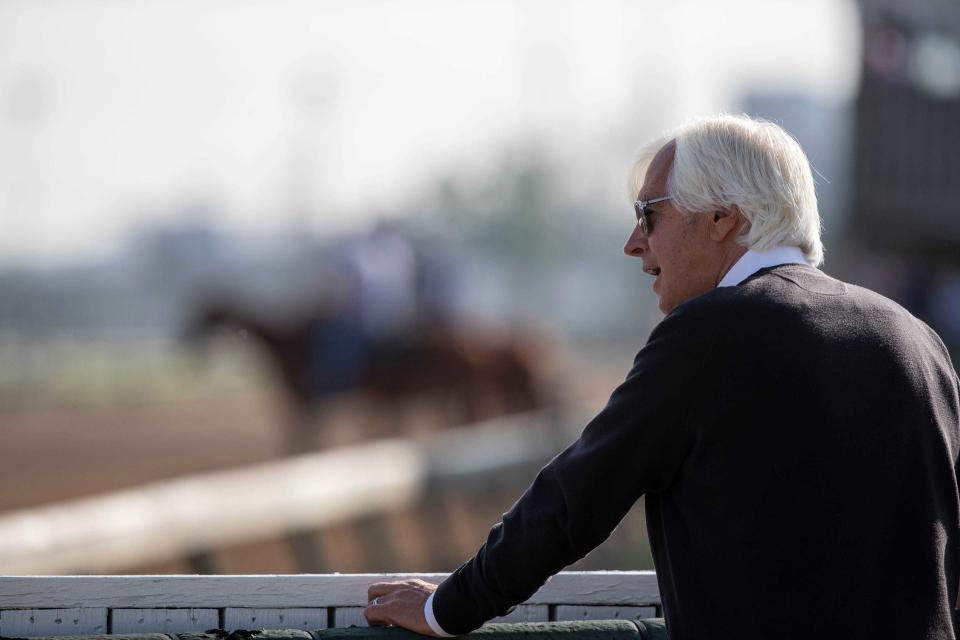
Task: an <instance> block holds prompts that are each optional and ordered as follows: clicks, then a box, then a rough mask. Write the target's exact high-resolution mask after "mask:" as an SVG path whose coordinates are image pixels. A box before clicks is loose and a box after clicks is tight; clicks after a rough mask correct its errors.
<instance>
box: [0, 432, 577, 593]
mask: <svg viewBox="0 0 960 640" xmlns="http://www.w3.org/2000/svg"><path fill="white" fill-rule="evenodd" d="M582 424H584V422H583V421H582V418H580V417H577V418H572V419H571V418H566V419H562V420H560V419H557V418H556V416H552V415H549V414H544V413H536V414H526V415H522V416H514V417H510V418H503V419H498V420H492V421H489V422H486V423H483V424H479V425H474V426H470V427H461V428H459V429H451V430H449V431H445V432H441V433H437V434H433V435H432V436H431V438H430V439H429V440H428V441H417V440H413V439H390V440H380V441H375V442H371V443H368V444H362V445H358V446H353V447H347V448H341V449H336V450H331V451H326V452H320V453H313V454H308V455H301V456H297V457H294V458H286V459H282V460H278V461H274V462H269V463H264V464H258V465H251V466H248V467H244V468H241V469H236V470H228V471H217V472H210V473H202V474H194V475H190V476H184V477H180V478H176V479H172V480H167V481H162V482H156V483H152V484H149V485H145V486H141V487H137V488H133V489H129V490H122V491H117V492H113V493H109V494H105V495H100V496H95V497H91V498H85V499H80V500H73V501H70V502H65V503H59V504H52V505H46V506H41V507H36V508H31V509H25V510H20V511H14V512H8V513H5V514H0V574H6V575H14V574H23V573H29V574H34V575H36V574H58V573H81V572H82V573H109V572H113V571H122V570H124V569H127V568H129V567H133V566H141V565H147V564H150V563H155V562H163V561H168V560H175V559H179V558H183V557H188V556H191V555H196V554H198V553H199V554H202V553H205V552H207V551H209V550H210V549H216V548H221V547H224V546H227V545H230V544H239V543H245V542H255V541H260V540H267V539H274V538H280V537H284V536H288V537H289V538H290V540H291V541H292V542H293V543H294V545H296V544H297V541H296V540H297V539H296V533H297V532H304V531H311V530H317V529H320V528H322V527H327V526H330V525H334V524H340V523H347V522H351V521H353V520H355V519H357V518H360V517H363V516H367V515H371V514H379V513H386V512H390V511H396V510H399V509H402V508H404V507H408V506H410V505H411V504H413V503H415V502H417V501H419V500H422V499H423V497H424V496H425V495H426V494H427V493H428V492H429V491H431V490H436V489H437V488H438V487H443V488H446V489H453V490H456V489H457V488H459V489H464V488H469V487H470V486H471V484H477V483H480V484H482V483H489V482H490V481H491V479H496V478H502V477H503V476H505V475H510V473H511V472H516V473H521V474H524V477H525V478H526V479H527V480H529V479H532V476H533V472H534V471H535V470H536V468H537V467H538V466H539V465H540V464H542V463H544V462H545V461H547V460H548V459H549V458H550V457H552V456H553V455H554V454H556V453H557V452H558V451H559V450H560V449H561V448H562V446H563V445H564V444H566V443H567V442H569V441H570V440H571V439H572V438H573V437H575V435H576V432H577V430H578V429H579V427H580V426H582ZM194 570H196V571H200V572H204V571H202V570H199V569H194Z"/></svg>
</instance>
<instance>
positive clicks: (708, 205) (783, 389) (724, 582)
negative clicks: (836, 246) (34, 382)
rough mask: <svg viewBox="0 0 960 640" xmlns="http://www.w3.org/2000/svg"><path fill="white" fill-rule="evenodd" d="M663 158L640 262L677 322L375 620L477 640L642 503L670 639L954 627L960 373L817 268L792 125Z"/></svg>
mask: <svg viewBox="0 0 960 640" xmlns="http://www.w3.org/2000/svg"><path fill="white" fill-rule="evenodd" d="M653 149H654V150H655V153H654V154H652V155H653V157H652V159H651V158H650V155H651V154H645V155H644V157H643V158H641V160H640V161H639V162H638V164H637V166H636V168H635V171H634V175H635V183H634V184H637V185H638V187H639V188H638V189H637V190H636V191H634V193H636V194H637V198H638V202H637V204H636V209H637V219H638V222H637V227H636V228H635V229H634V231H633V233H632V235H631V236H630V238H629V240H628V241H627V244H626V247H625V249H624V250H625V252H626V253H627V255H630V256H635V257H638V258H640V259H641V260H643V267H644V271H645V272H646V273H648V274H650V275H651V276H654V278H655V279H654V283H653V290H654V291H655V292H656V294H657V296H658V298H659V302H660V309H661V310H662V311H663V312H664V313H665V314H666V317H665V318H664V319H663V321H662V322H661V323H660V324H659V325H658V326H657V327H656V329H654V331H653V332H652V334H651V336H650V338H649V340H648V342H647V344H646V346H645V347H644V348H643V349H642V350H641V351H640V352H639V353H638V354H637V356H636V359H635V361H634V365H633V368H632V370H631V371H630V373H629V374H628V375H627V378H626V380H625V381H624V383H623V384H622V385H621V386H620V387H619V388H617V389H616V390H615V391H614V393H613V395H612V396H611V398H610V401H609V403H608V404H607V406H606V407H605V408H604V409H603V411H602V412H601V413H600V414H599V415H598V416H597V417H596V418H594V420H592V421H591V422H590V424H589V425H587V427H586V429H585V430H584V432H583V434H582V435H581V437H580V439H579V440H578V441H577V442H575V443H574V444H572V445H571V446H570V447H569V448H568V449H566V450H565V451H564V452H563V453H561V454H560V455H559V456H557V458H555V459H554V460H553V461H552V462H551V463H550V464H549V465H547V466H546V467H545V468H544V469H543V470H542V471H541V472H540V474H539V475H538V477H537V479H536V480H535V481H534V483H533V484H532V485H531V487H530V488H529V489H528V490H527V492H526V493H525V494H524V496H523V497H522V498H521V499H520V500H519V501H518V502H517V504H516V505H515V506H514V507H513V508H512V509H511V510H510V512H509V513H507V514H505V515H504V518H503V521H502V522H501V523H500V524H498V525H497V526H495V527H494V528H493V529H492V530H491V531H490V535H489V537H488V539H487V542H486V544H484V545H483V547H481V549H480V550H479V552H478V553H477V555H476V556H475V557H474V558H472V559H471V560H469V561H468V562H466V563H465V564H464V565H463V566H461V567H460V568H459V569H457V571H456V572H454V573H453V575H451V576H450V577H449V578H447V579H446V580H445V581H444V582H443V583H442V584H441V585H440V586H439V587H438V588H436V591H434V589H435V587H434V585H430V584H428V583H425V582H420V581H413V582H405V583H381V584H376V585H373V586H372V587H371V588H370V591H369V593H370V598H371V603H370V605H369V606H368V607H367V609H366V615H367V618H368V620H370V622H371V623H372V624H396V625H400V626H404V627H407V628H410V629H413V630H414V631H418V632H420V633H423V634H426V635H443V634H462V633H466V632H468V631H470V630H471V629H474V628H476V627H477V626H479V625H480V624H482V623H483V622H484V621H485V620H487V619H490V618H492V617H494V616H497V615H501V614H504V613H505V612H507V611H508V609H509V608H510V607H511V606H513V605H515V604H517V603H519V602H522V601H523V600H525V599H526V598H528V597H529V596H530V595H532V594H533V593H534V592H535V591H536V590H537V589H538V588H539V587H540V586H541V585H542V584H543V582H544V581H545V580H546V579H547V578H548V577H549V576H550V575H552V574H554V573H556V572H557V571H559V570H560V569H562V568H563V567H565V566H567V565H568V564H570V563H572V562H574V561H576V560H577V559H579V558H581V557H582V556H583V555H585V554H586V553H587V552H589V551H590V550H591V549H593V548H594V547H595V546H597V545H598V544H600V543H601V542H602V541H603V540H604V539H605V538H606V537H607V536H608V535H609V533H610V532H611V531H612V530H613V528H614V527H615V526H616V525H617V523H618V522H619V520H620V519H621V518H622V517H623V515H624V514H625V513H626V512H627V510H628V509H629V508H630V506H631V505H632V504H633V503H634V502H635V501H636V500H637V499H638V498H639V497H640V496H646V511H647V523H648V530H649V535H650V543H651V546H652V548H653V553H654V561H655V564H656V569H657V577H658V580H659V584H660V592H661V597H662V600H663V607H664V613H665V617H666V620H667V628H668V631H669V633H670V636H671V638H673V639H674V640H683V639H686V638H725V637H737V638H789V637H804V638H808V637H818V638H824V637H829V638H885V637H888V638H893V637H898V638H954V637H955V636H956V628H957V613H956V612H955V611H954V609H953V606H954V603H955V602H956V600H957V587H958V579H960V572H958V562H960V557H958V552H960V549H958V545H960V503H958V489H957V463H958V451H960V407H958V405H960V400H958V393H960V382H958V379H957V374H956V372H955V371H954V370H953V367H952V364H951V362H950V360H949V356H948V355H947V352H946V350H945V349H944V347H943V344H942V343H941V341H940V340H939V338H938V337H937V336H936V334H935V333H934V332H933V331H932V330H931V329H930V328H928V327H927V326H926V325H924V324H923V323H922V322H920V321H919V320H917V319H916V318H914V317H913V316H911V315H910V314H909V313H907V312H906V311H904V310H903V309H902V308H901V307H899V306H898V305H896V304H895V303H893V302H891V301H889V300H887V299H885V298H883V297H881V296H879V295H877V294H875V293H873V292H871V291H867V290H865V289H862V288H859V287H856V286H853V285H850V284H845V283H843V282H840V281H838V280H835V279H833V278H830V277H829V276H827V275H825V274H823V273H822V272H820V271H819V270H817V269H816V268H815V267H816V266H817V265H819V263H820V262H821V260H822V253H823V250H822V246H821V244H820V220H819V215H818V213H817V208H816V196H815V193H814V186H813V179H812V177H811V174H810V167H809V163H808V162H807V159H806V157H805V156H804V154H803V152H802V150H801V149H800V147H799V146H798V145H797V143H796V142H795V141H794V140H793V139H792V138H791V137H790V136H789V135H788V134H786V133H785V132H784V131H783V130H782V129H780V128H779V127H777V126H776V125H773V124H771V123H767V122H758V121H754V120H751V119H749V118H746V117H734V116H719V117H714V118H709V119H705V120H701V121H697V122H694V123H692V124H690V125H687V126H685V127H683V128H681V129H679V130H678V131H677V132H675V133H674V134H673V135H671V136H669V137H668V138H667V139H665V140H664V141H662V142H661V143H658V144H657V145H655V146H654V147H653ZM640 176H643V181H642V185H640V184H638V183H639V180H637V179H636V178H639V177H640ZM904 224H909V216H905V219H904Z"/></svg>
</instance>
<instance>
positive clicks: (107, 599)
mask: <svg viewBox="0 0 960 640" xmlns="http://www.w3.org/2000/svg"><path fill="white" fill-rule="evenodd" d="M408 577H418V578H423V579H425V580H430V581H433V582H439V581H440V580H442V579H443V578H444V577H446V574H436V573H428V574H403V575H399V574H353V575H341V574H335V575H306V574H305V575H285V576H28V577H0V636H6V637H11V636H15V637H35V636H51V635H57V636H64V635H93V634H105V633H115V634H119V633H186V632H195V631H205V630H208V629H217V628H219V629H227V630H235V629H272V628H284V629H304V630H319V629H326V628H330V627H346V626H350V625H358V626H364V625H366V621H365V620H364V618H363V606H364V605H365V604H366V602H367V587H369V586H370V585H371V584H372V583H374V582H378V581H381V580H399V579H404V578H408ZM659 607H660V594H659V591H658V588H657V581H656V576H655V574H654V573H653V572H651V571H624V572H615V571H602V572H567V573H560V574H558V575H556V576H554V577H553V578H552V579H551V580H549V581H548V582H547V583H546V584H545V585H544V586H543V587H542V588H541V589H540V590H539V591H538V592H537V593H536V594H534V596H533V597H531V598H530V599H529V600H528V601H527V602H525V603H524V604H522V605H521V606H519V607H517V609H516V610H515V611H513V612H512V613H511V614H510V615H508V616H505V617H504V618H502V619H498V620H497V621H498V622H520V621H553V620H601V619H602V620H609V619H616V618H622V619H639V618H652V617H656V616H658V615H659Z"/></svg>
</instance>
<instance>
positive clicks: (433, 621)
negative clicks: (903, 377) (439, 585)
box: [423, 592, 453, 638]
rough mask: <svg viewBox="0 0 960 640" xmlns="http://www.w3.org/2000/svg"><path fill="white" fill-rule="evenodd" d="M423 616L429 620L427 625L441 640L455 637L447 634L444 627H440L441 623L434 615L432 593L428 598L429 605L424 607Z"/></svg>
mask: <svg viewBox="0 0 960 640" xmlns="http://www.w3.org/2000/svg"><path fill="white" fill-rule="evenodd" d="M434 593H436V592H434ZM423 615H424V617H425V618H426V619H427V625H428V626H429V627H430V629H431V630H432V631H433V632H434V633H435V634H437V635H438V636H440V637H441V638H452V637H453V634H452V633H447V632H446V631H444V630H443V627H441V626H440V623H439V622H437V618H436V617H435V616H434V615H433V593H431V594H430V597H429V598H427V603H426V604H425V605H423Z"/></svg>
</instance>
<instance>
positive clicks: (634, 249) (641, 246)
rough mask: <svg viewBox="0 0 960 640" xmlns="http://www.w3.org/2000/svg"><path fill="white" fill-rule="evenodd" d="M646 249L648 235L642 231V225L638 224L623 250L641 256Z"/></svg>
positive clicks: (637, 256) (629, 254) (631, 254)
mask: <svg viewBox="0 0 960 640" xmlns="http://www.w3.org/2000/svg"><path fill="white" fill-rule="evenodd" d="M646 250H647V236H645V235H644V234H643V233H642V232H641V231H640V225H639V224H638V225H637V226H635V227H634V228H633V232H632V233H631V234H630V237H629V238H627V244H625V245H623V252H624V253H625V254H627V255H628V256H633V257H634V258H639V257H641V256H643V252H644V251H646Z"/></svg>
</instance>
